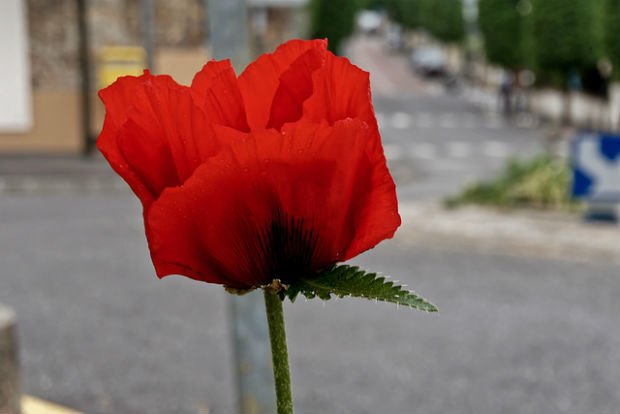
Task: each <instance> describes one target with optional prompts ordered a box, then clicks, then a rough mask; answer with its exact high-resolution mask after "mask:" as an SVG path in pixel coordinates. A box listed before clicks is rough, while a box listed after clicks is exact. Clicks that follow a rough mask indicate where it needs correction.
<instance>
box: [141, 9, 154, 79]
mask: <svg viewBox="0 0 620 414" xmlns="http://www.w3.org/2000/svg"><path fill="white" fill-rule="evenodd" d="M140 14H141V15H142V44H143V46H144V51H145V52H146V67H147V68H149V69H150V70H151V71H155V67H154V63H153V56H154V54H155V16H154V13H153V0H140Z"/></svg>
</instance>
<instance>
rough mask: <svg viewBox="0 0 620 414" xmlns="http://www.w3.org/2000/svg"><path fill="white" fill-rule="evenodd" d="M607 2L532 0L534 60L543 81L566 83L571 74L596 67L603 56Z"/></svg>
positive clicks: (602, 0) (590, 0) (600, 0)
mask: <svg viewBox="0 0 620 414" xmlns="http://www.w3.org/2000/svg"><path fill="white" fill-rule="evenodd" d="M606 1H607V0H570V1H567V0H535V1H533V16H532V19H533V35H534V38H535V39H536V48H535V50H534V52H535V60H536V66H537V69H538V71H539V72H540V73H541V74H542V75H543V78H548V79H554V78H555V79H558V78H559V79H562V80H563V81H565V80H566V77H567V76H568V74H569V72H570V71H577V72H582V71H585V70H588V69H590V68H592V67H593V66H596V64H597V62H598V60H599V59H600V58H601V57H602V56H604V52H605V48H604V39H605V38H604V34H605V31H604V24H603V22H604V13H605V10H604V6H605V2H606Z"/></svg>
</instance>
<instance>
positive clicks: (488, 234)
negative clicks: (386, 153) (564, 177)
mask: <svg viewBox="0 0 620 414" xmlns="http://www.w3.org/2000/svg"><path fill="white" fill-rule="evenodd" d="M400 213H401V216H402V217H403V227H402V228H401V229H400V230H399V231H398V232H397V233H396V238H397V239H398V240H400V241H401V242H403V243H406V244H410V245H412V246H420V245H423V246H425V247H429V246H433V245H437V246H441V247H442V248H446V247H448V248H452V249H456V250H463V249H468V250H471V249H475V250H478V251H485V252H489V253H499V252H501V253H503V254H506V253H508V254H514V255H519V256H538V257H551V258H557V259H568V260H573V261H581V262H599V261H600V262H605V263H610V262H611V263H620V226H618V225H613V224H606V223H605V224H604V223H592V222H586V221H583V220H582V218H581V216H579V215H574V214H568V213H557V212H544V211H532V210H513V211H501V210H495V209H491V208H482V207H474V206H470V207H461V208H458V209H454V210H446V209H445V208H443V207H442V206H441V205H440V204H439V203H403V204H401V205H400Z"/></svg>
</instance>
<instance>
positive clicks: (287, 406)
mask: <svg viewBox="0 0 620 414" xmlns="http://www.w3.org/2000/svg"><path fill="white" fill-rule="evenodd" d="M265 308H266V311H267V322H268V323H269V337H270V339H271V355H272V358H273V376H274V379H275V383H276V399H277V406H278V414H293V395H292V393H291V374H290V370H289V367H288V350H287V348H286V332H285V330H284V311H283V309H282V301H281V300H280V297H279V296H278V294H277V293H275V292H274V291H273V290H272V289H265Z"/></svg>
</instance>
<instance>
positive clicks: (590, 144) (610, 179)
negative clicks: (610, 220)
mask: <svg viewBox="0 0 620 414" xmlns="http://www.w3.org/2000/svg"><path fill="white" fill-rule="evenodd" d="M572 158H573V162H572V164H573V190H572V193H573V196H575V197H580V198H587V199H590V200H592V201H610V202H620V136H618V135H613V134H605V133H586V134H582V135H581V136H579V137H578V138H577V139H576V140H575V142H574V143H573V156H572Z"/></svg>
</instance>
